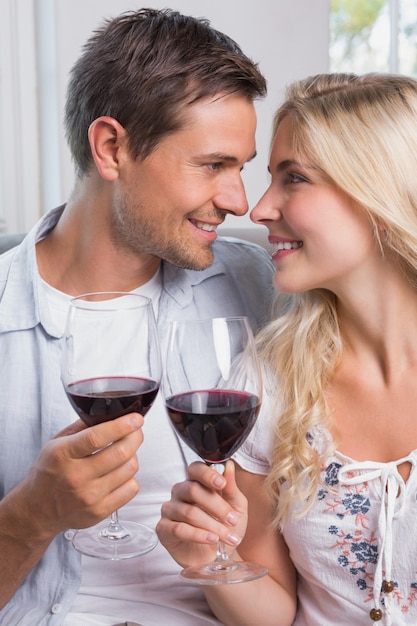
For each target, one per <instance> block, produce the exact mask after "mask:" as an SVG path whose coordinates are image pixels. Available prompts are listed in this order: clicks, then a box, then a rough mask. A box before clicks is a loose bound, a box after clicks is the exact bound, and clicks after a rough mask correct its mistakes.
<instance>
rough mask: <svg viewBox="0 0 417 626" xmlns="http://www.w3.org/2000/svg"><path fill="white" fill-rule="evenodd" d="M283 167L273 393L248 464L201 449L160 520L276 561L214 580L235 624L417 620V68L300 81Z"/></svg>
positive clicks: (281, 116) (185, 555)
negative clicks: (204, 456)
mask: <svg viewBox="0 0 417 626" xmlns="http://www.w3.org/2000/svg"><path fill="white" fill-rule="evenodd" d="M269 171H270V174H271V184H270V186H269V188H268V189H267V191H266V193H265V194H264V196H263V197H262V198H261V200H260V201H259V203H258V204H257V206H256V207H255V208H254V209H253V212H252V219H253V221H255V222H257V223H258V224H264V225H265V226H267V227H268V229H269V239H270V241H271V242H272V243H273V244H274V248H275V250H274V253H273V255H272V256H273V260H274V263H275V267H276V272H275V276H274V285H275V288H276V289H277V291H278V292H280V293H281V294H282V295H281V302H282V312H281V313H282V314H281V315H280V316H278V317H277V319H276V320H275V321H274V322H273V323H271V324H270V325H269V326H268V327H266V328H265V329H264V330H263V332H262V333H261V334H260V335H259V337H258V342H259V350H260V354H261V355H262V358H263V362H264V363H265V370H266V377H265V385H266V389H267V391H268V395H269V398H268V401H267V403H266V404H265V406H264V407H263V410H262V414H261V416H260V418H259V420H258V423H257V425H256V427H255V430H254V431H253V432H252V433H251V436H250V439H249V440H248V441H247V442H246V444H245V445H244V447H243V449H242V450H241V451H240V452H239V453H238V454H237V455H236V462H237V465H236V468H234V467H233V464H229V466H228V467H227V469H226V472H225V475H224V476H223V477H219V476H218V475H216V473H215V472H214V471H212V470H211V469H210V468H208V467H205V466H204V465H202V464H194V465H192V466H191V467H190V469H189V480H188V482H186V483H182V484H180V485H176V486H175V487H174V489H173V492H172V499H171V501H170V502H169V503H167V504H166V505H164V507H163V514H162V520H161V522H160V524H159V527H158V532H159V535H160V538H161V540H162V542H163V543H164V545H165V546H166V547H167V548H168V549H169V550H170V552H171V554H172V555H173V556H174V558H175V559H176V560H177V561H178V562H179V563H181V564H182V565H187V564H190V563H193V564H197V563H198V562H203V561H206V560H207V558H208V556H209V555H210V556H212V553H213V551H214V545H215V544H214V542H215V540H216V538H217V537H220V538H221V539H223V540H224V541H225V542H226V543H227V544H228V545H230V546H235V547H236V546H238V548H237V551H236V553H237V555H238V558H239V556H240V557H241V558H242V559H245V560H253V561H258V562H261V563H263V564H264V565H266V566H267V567H268V568H269V575H268V576H267V577H265V578H262V579H259V580H257V581H255V582H249V583H246V584H241V585H224V586H218V587H212V588H209V589H207V590H206V592H205V593H206V595H207V599H208V601H209V603H210V605H211V607H212V608H213V610H214V612H215V613H216V615H217V616H218V618H219V619H220V620H221V621H222V622H223V623H224V624H226V625H233V626H244V625H247V626H254V625H255V624H256V625H258V624H262V626H289V625H290V624H294V625H296V626H335V624H341V625H344V624H346V625H347V624H349V625H350V624H355V625H357V626H361V625H365V626H366V624H372V623H379V624H381V625H382V624H383V625H384V626H388V625H394V626H402V625H413V626H415V624H417V469H416V464H417V278H416V277H417V81H415V80H413V79H412V78H408V77H405V76H395V75H365V76H355V75H350V74H348V75H344V74H333V75H332V74H330V75H320V76H315V77H312V78H309V79H307V80H304V81H301V82H299V83H297V84H294V85H293V86H292V87H290V89H289V92H288V97H287V100H286V101H285V103H284V104H283V105H282V106H281V107H280V108H279V110H278V112H277V114H276V117H275V124H274V135H273V143H272V149H271V155H270V162H269ZM220 492H221V493H220ZM192 505H194V506H192Z"/></svg>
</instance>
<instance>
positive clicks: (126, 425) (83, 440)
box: [61, 413, 143, 458]
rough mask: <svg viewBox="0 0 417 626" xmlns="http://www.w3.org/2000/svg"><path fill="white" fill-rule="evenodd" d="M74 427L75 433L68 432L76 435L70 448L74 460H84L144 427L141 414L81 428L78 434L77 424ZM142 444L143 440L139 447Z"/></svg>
mask: <svg viewBox="0 0 417 626" xmlns="http://www.w3.org/2000/svg"><path fill="white" fill-rule="evenodd" d="M72 426H73V427H74V431H73V433H72V432H71V430H70V432H69V433H68V432H67V434H74V437H73V440H72V442H71V444H70V446H69V450H70V453H71V454H72V456H73V458H84V457H86V456H90V455H91V454H94V453H96V452H98V451H99V450H102V449H103V448H106V447H107V446H108V445H109V444H111V443H114V442H117V441H119V440H121V439H123V438H124V437H127V436H128V435H130V434H131V433H134V432H136V431H138V430H139V429H140V428H141V427H142V426H143V417H142V416H141V415H139V413H130V414H129V415H123V416H122V417H119V418H118V419H116V420H111V421H109V422H103V423H102V424H97V426H91V427H87V428H85V429H82V428H80V429H79V430H78V432H77V428H78V426H77V423H75V424H74V425H72ZM62 432H64V431H62ZM62 432H61V436H62ZM140 443H141V439H140V440H139V442H138V445H139V444H140Z"/></svg>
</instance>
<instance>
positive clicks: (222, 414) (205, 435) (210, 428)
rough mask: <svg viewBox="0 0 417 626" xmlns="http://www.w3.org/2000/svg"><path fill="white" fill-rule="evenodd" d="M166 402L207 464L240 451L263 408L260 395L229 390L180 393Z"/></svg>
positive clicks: (173, 418)
mask: <svg viewBox="0 0 417 626" xmlns="http://www.w3.org/2000/svg"><path fill="white" fill-rule="evenodd" d="M165 404H166V408H167V411H168V415H169V417H170V419H171V422H172V424H173V425H174V428H175V429H176V430H177V432H178V434H179V435H180V437H181V438H182V439H183V440H184V441H185V442H186V443H187V444H188V445H189V446H190V448H192V449H193V450H194V452H196V453H197V454H198V455H199V456H200V457H201V458H202V459H204V460H205V461H206V462H207V463H222V462H223V461H225V460H226V459H228V458H229V457H231V456H232V454H234V452H236V450H237V449H238V448H239V447H240V445H241V444H242V443H243V442H244V440H245V439H246V437H247V436H248V434H249V433H250V431H251V430H252V427H253V425H254V423H255V420H256V416H257V414H258V411H259V408H260V402H259V398H258V397H257V396H255V395H253V394H250V393H246V392H241V391H231V390H228V389H227V390H221V389H210V390H207V391H205V390H201V391H189V392H187V393H179V394H177V395H174V396H171V397H170V398H167V399H166V401H165Z"/></svg>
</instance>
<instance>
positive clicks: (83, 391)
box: [67, 376, 159, 426]
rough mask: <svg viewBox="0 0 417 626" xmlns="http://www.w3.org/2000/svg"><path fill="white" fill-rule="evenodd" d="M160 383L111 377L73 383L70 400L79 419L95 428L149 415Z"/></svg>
mask: <svg viewBox="0 0 417 626" xmlns="http://www.w3.org/2000/svg"><path fill="white" fill-rule="evenodd" d="M158 389H159V383H157V382H156V381H154V380H151V379H149V378H133V377H131V378H130V377H124V376H110V377H108V378H107V377H106V378H89V379H86V380H79V381H77V382H74V383H71V384H70V385H68V388H67V395H68V398H69V400H70V402H71V404H72V406H73V407H74V409H75V411H76V412H77V413H78V415H79V417H81V419H82V420H83V421H84V422H85V423H86V424H88V426H94V425H95V424H99V423H100V422H107V421H109V420H114V419H116V418H117V417H120V416H121V415H126V413H133V412H136V413H141V414H142V415H146V413H147V412H148V411H149V409H150V408H151V406H152V404H153V401H154V400H155V397H156V394H157V393H158Z"/></svg>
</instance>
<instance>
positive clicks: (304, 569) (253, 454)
mask: <svg viewBox="0 0 417 626" xmlns="http://www.w3.org/2000/svg"><path fill="white" fill-rule="evenodd" d="M271 415H272V412H271V411H270V410H268V405H267V403H266V404H265V405H264V406H263V409H262V411H261V414H260V416H259V418H258V421H257V423H256V424H255V427H254V429H253V431H252V432H251V434H250V435H249V437H248V439H247V440H246V442H245V443H244V444H243V446H242V448H241V449H240V450H239V451H238V453H237V454H236V455H235V457H234V458H235V460H236V461H237V462H238V463H239V465H241V466H242V467H243V468H244V469H246V470H248V471H250V472H253V473H257V474H267V473H268V471H269V459H270V458H271V449H272V439H273V435H272V428H273V423H272V422H273V419H272V417H271ZM322 437H323V435H320V432H319V431H317V432H316V433H315V434H314V436H312V437H311V445H312V446H313V447H314V448H316V449H319V448H320V442H321V443H322V442H323V439H322ZM404 461H409V463H410V464H411V473H410V476H409V478H408V480H407V482H406V483H405V482H404V481H403V479H402V477H401V476H400V474H399V472H398V469H397V467H398V465H400V463H403V462H404ZM416 465H417V450H414V451H412V452H411V453H410V454H409V456H407V457H405V458H403V459H399V460H398V461H395V462H392V463H375V462H373V461H365V462H355V461H354V460H352V459H350V458H348V457H346V456H344V455H342V454H339V453H338V452H336V453H335V454H334V456H333V457H331V458H329V459H328V461H327V463H326V466H325V467H324V468H323V471H322V477H323V483H324V487H320V488H319V489H318V491H317V494H316V497H315V501H314V503H313V505H312V507H311V508H310V509H309V511H308V512H307V513H306V514H305V516H304V517H302V518H301V519H300V518H297V517H296V512H297V507H296V506H294V507H293V510H292V512H291V515H290V518H289V520H288V521H287V522H286V524H285V526H284V528H283V536H284V538H285V541H286V543H287V545H288V547H289V550H290V554H291V558H292V561H293V563H294V565H295V567H296V568H297V572H298V598H299V608H298V612H297V616H296V619H295V621H294V626H335V625H336V624H337V625H340V626H344V625H346V626H347V625H349V626H350V625H352V624H354V625H355V626H362V625H363V626H366V625H368V624H369V625H372V624H380V625H381V626H417V469H416Z"/></svg>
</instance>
